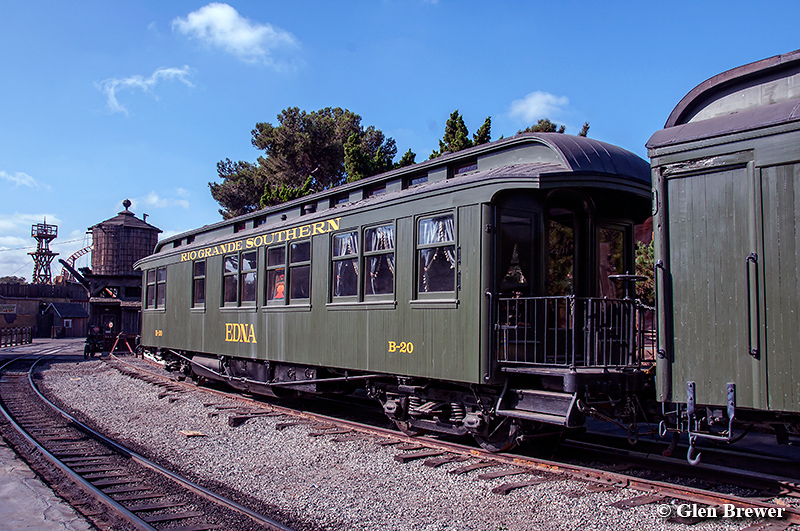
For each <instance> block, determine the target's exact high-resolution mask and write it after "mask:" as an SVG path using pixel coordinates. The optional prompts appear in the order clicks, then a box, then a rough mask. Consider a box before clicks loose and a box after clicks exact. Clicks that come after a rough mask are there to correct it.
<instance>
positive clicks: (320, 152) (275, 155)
mask: <svg viewBox="0 0 800 531" xmlns="http://www.w3.org/2000/svg"><path fill="white" fill-rule="evenodd" d="M277 118H278V125H272V124H271V123H268V122H260V123H257V124H256V126H255V128H254V129H253V130H252V132H251V134H252V144H253V146H254V147H255V148H256V149H258V150H260V151H263V152H264V154H263V155H262V156H261V157H259V158H258V160H257V161H256V163H249V162H241V161H240V162H231V161H230V160H228V159H226V160H224V161H221V162H220V163H218V164H217V173H218V174H219V177H220V178H221V179H222V182H221V183H209V187H210V189H211V195H212V197H214V199H215V200H216V201H217V202H218V203H219V204H220V206H221V207H222V208H221V209H220V213H221V214H222V216H223V218H225V219H228V218H231V217H234V216H238V215H242V214H246V213H248V212H252V211H254V210H257V209H258V208H260V206H261V204H260V199H261V197H262V195H263V194H264V193H265V192H266V185H267V184H268V183H269V185H270V187H271V188H270V189H271V190H272V192H271V194H279V190H281V186H284V185H285V187H286V188H283V190H285V191H287V190H291V189H302V188H303V187H304V185H305V182H306V180H307V179H308V177H309V175H312V176H313V179H312V182H311V185H310V188H309V190H310V191H319V190H324V189H327V188H330V187H332V186H337V185H339V184H342V183H344V182H346V181H347V180H348V173H347V170H346V168H345V144H347V143H348V142H349V145H348V146H349V151H350V154H349V157H350V165H351V168H352V171H353V175H352V176H351V177H350V179H351V180H352V179H356V178H362V177H368V176H370V175H375V174H376V173H380V172H383V171H387V170H388V169H391V168H392V160H393V159H394V156H395V155H396V154H397V148H396V146H395V142H394V140H393V139H391V138H388V139H387V138H386V137H385V136H384V134H383V133H382V132H381V131H380V130H378V129H376V128H375V127H373V126H370V127H367V128H366V129H364V128H363V127H362V126H361V117H360V116H359V115H357V114H355V113H353V112H351V111H349V110H347V109H341V108H339V107H336V108H331V107H326V108H324V109H320V110H319V111H313V112H306V111H301V110H300V109H299V108H297V107H291V108H288V109H284V110H283V111H281V113H280V114H279V115H278V117H277ZM353 135H355V137H353ZM351 137H352V139H351ZM285 193H289V192H288V191H287V192H285ZM309 193H310V192H309ZM278 197H281V196H280V195H268V198H267V199H268V200H269V201H274V200H277V198H278Z"/></svg>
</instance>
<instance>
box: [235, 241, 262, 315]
mask: <svg viewBox="0 0 800 531" xmlns="http://www.w3.org/2000/svg"><path fill="white" fill-rule="evenodd" d="M240 266H241V267H240V272H239V285H240V286H241V287H242V298H241V305H242V306H253V305H255V303H256V293H258V252H257V251H248V252H246V253H242V257H241V264H240Z"/></svg>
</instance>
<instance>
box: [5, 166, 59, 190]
mask: <svg viewBox="0 0 800 531" xmlns="http://www.w3.org/2000/svg"><path fill="white" fill-rule="evenodd" d="M0 179H3V180H4V181H9V182H12V183H14V187H18V186H27V187H29V188H35V189H37V190H39V189H42V188H44V189H46V190H49V189H50V187H49V186H48V185H46V184H42V183H40V182H38V181H37V180H36V179H34V178H33V177H31V176H30V175H28V174H27V173H22V172H19V171H18V172H16V173H14V174H10V173H8V172H5V171H2V170H0Z"/></svg>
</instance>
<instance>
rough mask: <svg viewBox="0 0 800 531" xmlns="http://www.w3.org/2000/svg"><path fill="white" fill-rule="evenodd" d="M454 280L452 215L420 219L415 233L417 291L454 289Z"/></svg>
mask: <svg viewBox="0 0 800 531" xmlns="http://www.w3.org/2000/svg"><path fill="white" fill-rule="evenodd" d="M455 279H456V246H455V224H454V221H453V216H452V214H451V215H446V216H437V217H432V218H424V219H420V220H419V226H418V232H417V289H418V292H419V293H438V292H448V291H451V292H454V291H455Z"/></svg>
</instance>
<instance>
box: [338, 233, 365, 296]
mask: <svg viewBox="0 0 800 531" xmlns="http://www.w3.org/2000/svg"><path fill="white" fill-rule="evenodd" d="M358 275H359V272H358V232H356V231H352V232H345V233H341V234H336V235H334V237H333V277H334V278H333V296H334V297H354V296H357V295H358Z"/></svg>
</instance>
